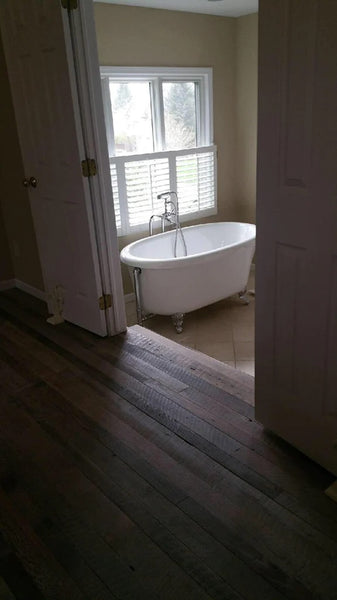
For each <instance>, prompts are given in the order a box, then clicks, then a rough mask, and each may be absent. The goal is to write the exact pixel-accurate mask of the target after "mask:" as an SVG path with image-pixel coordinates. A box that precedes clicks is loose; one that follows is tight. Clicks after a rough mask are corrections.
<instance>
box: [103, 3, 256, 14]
mask: <svg viewBox="0 0 337 600" xmlns="http://www.w3.org/2000/svg"><path fill="white" fill-rule="evenodd" d="M94 1H95V2H105V3H106V4H121V5H127V6H144V7H146V8H161V9H165V10H181V11H183V12H194V13H203V14H207V15H221V16H223V17H240V16H242V15H248V14H249V13H254V12H257V11H258V0H217V1H214V0H212V1H210V0H94Z"/></svg>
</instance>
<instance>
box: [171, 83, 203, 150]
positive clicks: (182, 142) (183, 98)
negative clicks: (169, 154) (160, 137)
mask: <svg viewBox="0 0 337 600" xmlns="http://www.w3.org/2000/svg"><path fill="white" fill-rule="evenodd" d="M196 90H197V84H196V83H194V82H193V81H179V82H173V81H165V82H163V100H164V122H165V142H166V148H167V150H175V149H182V148H195V147H196V145H197V116H196Z"/></svg>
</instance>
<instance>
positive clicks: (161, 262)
mask: <svg viewBox="0 0 337 600" xmlns="http://www.w3.org/2000/svg"><path fill="white" fill-rule="evenodd" d="M224 224H226V225H227V224H228V225H249V226H251V227H253V228H254V235H251V236H249V237H247V238H246V239H245V240H241V241H238V242H234V243H232V244H230V245H228V246H224V247H223V246H222V247H220V248H214V249H212V250H207V251H206V252H199V253H198V254H192V255H191V256H181V257H177V258H174V257H173V258H172V257H171V258H143V257H139V256H134V255H132V254H130V250H131V249H132V248H134V247H135V246H137V245H138V244H139V243H141V242H144V240H145V241H146V240H150V239H154V238H158V237H159V236H160V237H163V236H167V235H171V236H172V235H175V230H174V229H173V230H171V231H165V232H164V233H162V232H160V233H157V234H155V235H153V236H151V237H143V238H141V239H139V240H135V241H134V242H131V244H128V245H127V246H125V247H124V248H122V250H121V252H120V260H121V262H122V263H123V264H126V265H127V266H129V267H138V268H141V269H170V268H183V267H186V266H187V265H188V264H195V263H204V262H207V261H209V260H212V259H213V258H215V257H216V256H217V255H220V254H222V253H224V252H229V251H230V250H233V249H237V248H239V247H244V246H249V245H250V244H252V243H253V244H255V239H256V225H255V224H254V223H244V222H243V221H215V222H209V223H200V224H199V225H189V226H188V227H182V230H185V229H202V228H203V227H206V226H209V225H213V226H215V227H218V226H221V225H224Z"/></svg>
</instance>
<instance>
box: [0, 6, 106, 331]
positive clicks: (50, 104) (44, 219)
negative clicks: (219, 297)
mask: <svg viewBox="0 0 337 600" xmlns="http://www.w3.org/2000/svg"><path fill="white" fill-rule="evenodd" d="M66 14H67V13H66V11H65V10H64V9H62V8H61V3H60V2H50V1H48V0H39V2H36V0H2V2H1V4H0V16H1V29H2V36H3V41H4V48H5V55H6V61H7V65H8V73H9V79H10V83H11V89H12V97H13V103H14V108H15V115H16V120H17V125H18V134H19V139H20V145H21V150H22V155H23V163H24V168H25V176H26V177H28V178H30V177H31V176H34V177H36V178H37V180H38V185H37V187H36V188H33V187H30V188H29V196H30V202H31V209H32V214H33V220H34V226H35V230H36V237H37V242H38V247H39V253H40V259H41V265H42V271H43V276H44V282H45V287H46V291H47V292H48V293H51V292H52V291H53V289H54V288H55V286H59V285H61V286H62V288H63V290H64V317H65V318H66V319H67V320H69V321H71V322H72V323H76V324H77V325H80V326H82V327H84V328H86V329H89V330H91V331H93V332H95V333H98V334H100V335H106V332H107V328H106V320H105V314H104V311H101V310H100V309H99V306H98V298H99V296H101V295H102V283H101V276H100V269H99V262H98V254H97V246H96V236H95V231H94V226H93V219H92V207H91V196H90V189H89V182H88V180H87V179H85V178H83V175H82V171H81V160H83V159H84V158H85V154H84V148H83V141H82V137H81V135H82V134H81V127H80V121H79V116H78V110H77V106H76V97H75V95H74V83H73V81H72V79H71V74H70V71H69V65H68V58H67V54H66V44H65V35H68V33H67V31H66V29H65V28H64V25H65V24H67V19H66ZM20 176H21V174H18V177H20Z"/></svg>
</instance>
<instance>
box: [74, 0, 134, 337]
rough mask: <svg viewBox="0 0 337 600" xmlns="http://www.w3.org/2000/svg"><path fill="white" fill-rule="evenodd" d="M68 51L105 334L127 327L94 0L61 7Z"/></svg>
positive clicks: (83, 0) (81, 0)
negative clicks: (87, 166) (87, 170)
mask: <svg viewBox="0 0 337 600" xmlns="http://www.w3.org/2000/svg"><path fill="white" fill-rule="evenodd" d="M62 14H63V23H64V32H65V44H66V52H67V56H68V62H69V71H70V80H71V85H72V89H73V101H74V113H75V117H76V118H77V121H78V129H79V130H80V131H82V137H83V148H84V152H85V156H83V159H85V158H94V159H95V161H96V165H97V174H96V176H95V177H89V178H88V180H89V186H90V195H91V210H89V211H88V220H89V226H90V227H91V228H92V230H93V232H94V236H95V238H96V244H97V252H98V258H99V266H100V272H101V279H102V289H103V294H109V295H111V299H112V303H111V307H109V308H107V309H106V311H105V313H106V320H107V330H108V335H116V334H118V333H121V332H123V331H125V330H126V314H125V302H124V292H123V284H122V274H121V265H120V260H119V248H118V238H117V229H116V221H115V213H114V207H113V202H112V187H111V178H110V165H109V154H108V144H107V138H106V128H105V120H104V110H103V99H102V88H101V80H100V71H99V61H98V53H97V43H96V29H95V20H94V10H93V0H80V1H79V2H78V6H77V8H76V9H73V10H69V9H62Z"/></svg>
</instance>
